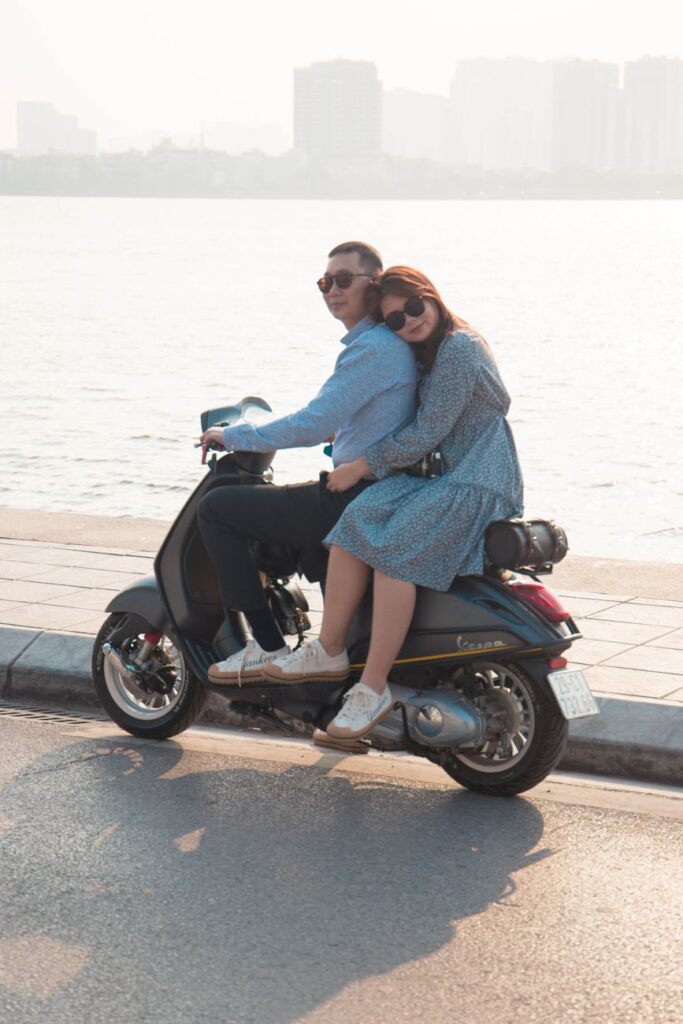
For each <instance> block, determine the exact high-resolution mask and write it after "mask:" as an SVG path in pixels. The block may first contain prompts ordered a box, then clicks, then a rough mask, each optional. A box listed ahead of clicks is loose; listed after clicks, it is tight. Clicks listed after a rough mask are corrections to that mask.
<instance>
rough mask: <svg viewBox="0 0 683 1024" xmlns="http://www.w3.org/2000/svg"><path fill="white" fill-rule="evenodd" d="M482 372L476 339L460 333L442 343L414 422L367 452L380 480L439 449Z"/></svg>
mask: <svg viewBox="0 0 683 1024" xmlns="http://www.w3.org/2000/svg"><path fill="white" fill-rule="evenodd" d="M481 369H482V350H481V347H480V342H479V341H478V340H477V339H476V338H474V337H472V336H470V335H469V334H464V333H458V334H456V335H453V336H452V337H450V338H447V339H446V340H445V341H443V342H442V343H441V346H440V348H439V352H438V354H437V358H436V360H435V363H434V367H433V369H432V372H431V374H430V378H429V381H428V387H426V388H424V392H423V394H422V395H421V404H420V406H419V407H418V410H417V415H416V417H415V419H414V420H413V422H412V423H410V424H408V426H407V427H404V428H403V429H402V430H399V431H397V432H396V433H393V434H388V435H387V437H384V438H382V440H381V441H377V443H376V444H373V445H372V446H371V447H370V448H369V449H368V451H367V452H366V458H367V460H368V465H369V466H370V469H371V470H372V472H373V473H374V475H375V476H376V477H377V478H378V479H380V480H381V479H382V478H383V477H386V476H389V475H390V474H391V473H392V472H394V471H395V470H397V469H402V468H403V467H404V466H410V465H412V464H413V463H414V462H416V461H417V460H418V459H421V458H422V456H423V455H426V454H427V453H428V452H431V451H433V450H434V449H435V448H437V447H438V445H439V443H440V442H441V441H443V439H444V438H445V437H446V436H447V435H448V434H449V433H450V432H451V430H452V429H453V427H454V426H455V424H456V423H457V421H458V419H459V418H460V416H461V415H462V413H463V411H464V410H465V408H466V407H467V405H468V403H469V402H470V401H471V399H472V396H473V394H474V392H475V389H476V386H477V380H478V377H479V374H480V372H481Z"/></svg>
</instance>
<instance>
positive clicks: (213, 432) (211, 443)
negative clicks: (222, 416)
mask: <svg viewBox="0 0 683 1024" xmlns="http://www.w3.org/2000/svg"><path fill="white" fill-rule="evenodd" d="M199 441H200V444H202V445H203V446H204V447H205V448H224V447H225V445H224V444H223V428H222V427H209V429H208V430H205V431H204V433H203V434H202V436H201V437H200V438H199Z"/></svg>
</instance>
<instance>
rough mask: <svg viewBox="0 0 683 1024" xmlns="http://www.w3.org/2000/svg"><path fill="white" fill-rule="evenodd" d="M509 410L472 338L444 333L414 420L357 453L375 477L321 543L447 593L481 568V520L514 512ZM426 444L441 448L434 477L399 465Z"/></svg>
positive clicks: (518, 503) (516, 498) (517, 479)
mask: <svg viewBox="0 0 683 1024" xmlns="http://www.w3.org/2000/svg"><path fill="white" fill-rule="evenodd" d="M509 407H510V396H509V395H508V393H507V391H506V389H505V386H504V384H503V382H502V380H501V378H500V374H499V372H498V368H497V366H496V364H495V362H494V360H493V357H492V356H491V354H490V352H489V350H488V347H487V346H486V344H485V343H484V342H483V341H482V340H481V338H479V337H477V335H475V334H473V333H470V332H468V331H458V332H457V333H456V334H453V335H451V336H449V337H448V338H446V339H444V341H443V342H442V343H441V345H440V346H439V350H438V352H437V355H436V359H435V361H434V365H433V367H432V370H431V372H430V373H428V374H427V375H426V376H425V377H424V378H423V380H422V381H421V383H420V405H419V408H418V411H417V416H416V418H415V419H414V420H413V422H412V423H410V424H409V425H408V426H407V427H404V428H403V429H402V430H399V431H398V432H396V433H394V434H389V435H388V436H387V437H385V438H383V439H382V440H381V441H378V442H377V443H376V444H374V445H373V446H372V447H371V448H370V449H369V450H368V451H367V452H366V456H367V460H368V463H369V465H370V468H371V469H372V471H373V473H374V474H375V476H376V477H377V478H378V483H376V484H373V486H372V487H368V488H367V489H366V490H365V491H363V493H362V494H360V495H359V497H357V498H356V499H355V500H354V501H353V502H352V503H351V504H350V505H349V506H348V507H347V508H346V509H345V510H344V512H343V514H342V516H341V518H340V519H339V521H338V522H337V524H336V525H335V526H334V528H333V529H332V531H331V532H330V533H329V534H328V535H327V537H326V538H325V544H327V545H331V544H337V545H339V547H342V548H344V549H345V550H346V551H350V552H351V554H353V555H355V556H356V557H357V558H359V559H361V561H363V562H366V563H367V564H368V565H370V566H372V567H373V568H374V569H379V570H380V571H381V572H383V573H385V574H386V575H387V576H393V577H395V578H397V579H400V580H407V581H408V582H411V583H417V584H419V585H420V586H423V587H429V588H430V589H432V590H448V589H449V587H450V586H451V583H452V582H453V578H454V577H455V576H458V575H460V576H464V575H469V574H476V573H481V572H482V570H483V567H484V532H485V530H486V527H487V526H488V525H489V523H492V522H494V521H495V520H497V519H508V518H510V517H513V516H520V515H521V514H522V500H523V491H522V475H521V472H520V468H519V463H518V461H517V452H516V450H515V443H514V440H513V438H512V432H511V430H510V426H509V424H508V422H507V420H506V418H505V416H506V413H507V411H508V409H509ZM435 448H439V449H440V450H441V453H442V464H443V475H442V476H440V477H435V478H434V479H431V480H428V479H425V478H424V477H415V476H409V475H408V474H406V473H402V472H401V469H402V467H405V466H409V465H411V464H412V463H414V462H416V461H417V460H418V459H420V458H422V456H423V455H425V454H426V453H427V452H430V451H433V450H434V449H435Z"/></svg>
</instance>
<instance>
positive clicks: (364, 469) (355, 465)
mask: <svg viewBox="0 0 683 1024" xmlns="http://www.w3.org/2000/svg"><path fill="white" fill-rule="evenodd" d="M371 476H372V470H371V469H370V467H369V466H368V462H367V459H366V458H365V456H364V455H361V457H360V459H355V460H354V461H353V462H345V463H344V465H342V466H338V467H337V468H336V469H333V470H332V472H331V473H330V474H329V475H328V477H327V489H328V491H348V490H349V488H350V487H355V485H356V484H357V483H358V481H359V480H362V479H363V478H364V477H371Z"/></svg>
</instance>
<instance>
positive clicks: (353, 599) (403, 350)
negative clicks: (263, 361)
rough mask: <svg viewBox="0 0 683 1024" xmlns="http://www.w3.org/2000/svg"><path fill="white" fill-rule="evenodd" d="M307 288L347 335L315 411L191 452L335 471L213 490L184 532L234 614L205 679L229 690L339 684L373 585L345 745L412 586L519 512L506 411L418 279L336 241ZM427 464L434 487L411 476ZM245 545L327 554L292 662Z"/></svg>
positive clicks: (367, 702)
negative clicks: (351, 633)
mask: <svg viewBox="0 0 683 1024" xmlns="http://www.w3.org/2000/svg"><path fill="white" fill-rule="evenodd" d="M318 287H319V288H320V291H321V292H322V294H323V298H324V300H325V302H326V304H327V306H328V308H329V310H330V312H331V313H332V315H333V316H334V317H336V318H337V319H339V320H341V321H342V323H343V324H344V326H345V327H346V328H347V331H348V333H347V334H346V335H345V337H344V338H342V344H343V345H344V349H343V351H342V352H341V354H340V355H339V357H338V359H337V363H336V365H335V370H334V373H333V374H332V376H331V377H330V378H329V379H328V381H327V382H326V383H325V384H324V385H323V387H322V389H321V390H320V391H319V393H318V394H317V395H316V397H315V398H314V399H313V400H312V401H311V402H310V403H309V405H307V406H306V407H305V408H304V409H301V410H300V411H299V412H296V413H294V414H292V415H290V416H285V417H283V418H281V419H277V420H274V421H272V422H271V423H268V424H266V425H265V426H262V427H253V426H251V425H248V424H240V425H237V426H234V427H226V428H224V429H223V428H217V427H214V428H211V429H210V430H208V431H207V432H206V433H205V434H203V435H202V438H201V440H202V442H204V443H211V444H215V445H218V446H221V447H224V448H225V449H226V450H230V451H274V450H277V449H279V448H291V447H306V446H310V445H314V444H318V443H321V442H322V441H324V440H326V439H328V437H329V435H331V434H334V435H335V442H334V448H333V462H334V467H335V468H334V469H333V471H332V472H331V473H329V474H321V479H320V481H316V482H312V483H307V484H296V485H293V486H285V487H275V486H270V487H264V486H253V487H235V488H232V487H222V488H217V489H215V490H212V491H210V492H209V493H208V494H207V495H206V496H205V497H204V498H203V499H202V502H201V505H200V508H199V528H200V532H201V535H202V538H203V540H204V543H205V544H206V547H207V550H208V552H209V554H210V556H211V559H212V562H213V565H214V567H215V569H216V573H217V577H218V583H219V588H220V593H221V599H222V603H223V606H224V608H226V609H228V608H236V609H239V610H241V611H242V612H244V614H245V616H246V619H247V621H248V623H249V626H250V629H251V632H252V639H251V640H250V641H249V642H248V643H247V645H246V647H245V648H244V649H243V650H241V651H238V652H237V654H234V655H232V656H231V657H230V658H228V659H227V660H226V661H222V662H219V663H218V664H216V665H213V666H211V669H210V670H209V677H210V679H211V680H212V681H213V682H215V683H223V684H233V685H234V684H235V683H236V682H240V683H244V684H249V683H251V682H262V681H263V680H264V679H267V680H269V681H271V682H278V683H300V682H302V681H305V680H306V679H316V680H325V679H328V680H334V681H338V680H340V679H344V678H345V677H346V676H347V675H348V672H349V660H348V657H347V654H346V633H347V629H348V626H349V623H350V621H351V618H352V616H353V613H354V611H355V609H356V608H357V606H358V604H359V603H360V601H361V599H362V597H363V595H364V593H365V590H366V588H367V585H368V582H369V578H370V573H371V572H373V573H374V576H373V615H372V633H371V642H370V649H369V652H368V658H367V662H366V664H365V667H364V669H363V673H362V676H361V678H360V681H359V682H358V683H356V684H355V686H353V687H351V689H350V690H349V691H348V692H347V693H346V694H345V698H344V703H343V706H342V708H341V710H340V711H339V712H338V714H337V715H336V717H335V718H334V719H333V720H332V721H331V722H330V723H329V725H328V727H327V732H328V734H329V735H330V736H333V737H335V738H336V739H352V738H357V737H359V736H363V735H365V734H366V733H367V732H369V731H370V730H371V729H372V728H373V726H374V725H376V724H377V723H378V722H380V721H381V720H382V718H384V717H385V716H386V715H387V714H388V713H389V711H390V710H391V708H392V704H393V702H392V697H391V691H390V688H389V684H388V681H387V680H388V674H389V672H390V670H391V667H392V665H393V663H394V660H395V658H396V656H397V654H398V652H399V650H400V648H401V645H402V643H403V640H404V638H405V635H406V632H407V630H408V628H409V626H410V621H411V618H412V614H413V609H414V606H415V594H416V585H420V586H423V587H428V588H431V589H434V590H444V591H445V590H448V588H449V587H450V585H451V582H452V580H453V578H454V577H455V576H456V575H468V574H476V573H481V572H482V570H483V566H484V534H485V531H486V527H487V526H488V525H489V524H490V523H491V522H494V521H495V520H498V519H508V518H511V517H515V516H520V515H521V514H522V478H521V473H520V469H519V464H518V461H517V454H516V451H515V445H514V441H513V438H512V434H511V431H510V427H509V425H508V423H507V420H506V418H505V416H506V413H507V410H508V408H509V405H510V399H509V396H508V393H507V391H506V389H505V387H504V385H503V383H502V381H501V378H500V375H499V372H498V369H497V367H496V364H495V361H494V359H493V357H492V355H491V352H490V350H489V348H488V345H487V344H486V342H485V341H484V340H483V339H482V338H481V337H480V336H479V334H478V333H477V332H476V331H475V330H474V329H473V328H472V327H470V326H469V324H467V323H466V322H465V321H463V320H461V319H460V318H459V317H457V316H455V315H454V314H453V313H451V312H450V311H449V310H448V308H447V307H446V305H445V304H444V301H443V299H442V298H441V296H440V295H439V293H438V292H437V290H436V288H435V287H434V285H433V284H432V283H431V282H430V281H429V280H428V278H427V277H425V275H424V274H421V273H420V272H419V271H417V270H413V269H412V268H410V267H405V266H397V267H391V268H389V269H388V270H387V271H384V272H383V271H382V263H381V259H380V256H379V254H378V253H377V251H376V250H375V249H373V248H372V247H371V246H369V245H366V244H365V243H362V242H348V243H343V244H341V245H338V246H336V247H335V248H334V249H333V250H332V251H331V253H330V254H329V262H328V264H327V268H326V270H325V273H324V275H323V276H322V277H321V278H320V280H319V281H318ZM418 371H419V372H420V374H421V380H420V382H419V387H418V394H417V396H416V381H417V375H418ZM416 397H417V399H418V406H417V411H415V402H416ZM435 450H438V453H439V454H438V455H437V456H436V460H435V459H433V458H432V459H430V458H429V456H430V455H431V453H433V452H435ZM435 461H437V462H438V464H439V466H440V470H441V472H440V473H439V474H438V475H432V474H431V473H430V472H429V469H428V468H427V467H429V466H431V465H434V463H435ZM253 539H257V540H266V541H268V540H270V541H280V542H284V543H289V544H293V545H295V546H297V547H303V548H306V547H309V548H310V547H314V546H316V545H319V544H320V543H321V542H324V543H325V545H326V546H328V547H329V549H330V556H329V563H328V568H327V576H326V582H325V608H324V614H323V622H322V627H321V631H320V637H319V639H317V640H312V641H309V642H308V643H306V644H304V645H303V646H301V647H300V648H299V649H298V650H296V651H293V652H290V651H289V648H288V647H287V645H286V644H285V641H284V638H283V636H282V634H281V632H280V630H279V628H278V626H277V623H276V621H275V618H274V616H273V614H272V613H271V611H270V609H269V607H268V605H267V602H266V598H265V595H264V592H263V589H262V587H261V583H260V579H259V574H258V569H257V567H256V564H255V562H254V560H253V557H252V554H251V546H250V541H252V540H253Z"/></svg>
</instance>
